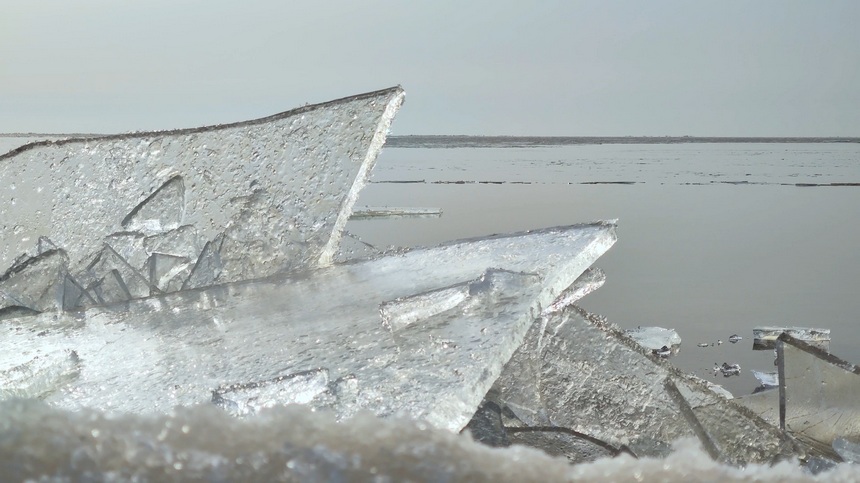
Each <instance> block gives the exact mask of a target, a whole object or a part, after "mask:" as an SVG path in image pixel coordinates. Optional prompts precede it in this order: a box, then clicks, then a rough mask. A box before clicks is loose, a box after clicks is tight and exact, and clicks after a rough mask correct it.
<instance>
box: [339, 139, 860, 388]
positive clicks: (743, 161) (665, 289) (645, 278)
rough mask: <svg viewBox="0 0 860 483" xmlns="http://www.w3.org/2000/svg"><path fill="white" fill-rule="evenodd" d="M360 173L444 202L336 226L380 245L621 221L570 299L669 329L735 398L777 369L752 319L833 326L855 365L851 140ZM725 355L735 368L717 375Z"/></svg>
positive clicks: (494, 157) (382, 187) (509, 150)
mask: <svg viewBox="0 0 860 483" xmlns="http://www.w3.org/2000/svg"><path fill="white" fill-rule="evenodd" d="M372 179H373V183H372V184H370V185H369V186H368V187H367V188H365V190H364V191H363V192H362V194H361V196H360V199H359V202H358V204H359V205H367V206H385V205H387V206H414V207H438V208H442V210H443V215H442V216H441V217H440V218H435V219H426V218H422V219H397V220H367V221H354V222H351V223H350V225H349V226H348V228H347V229H348V230H349V231H350V232H351V233H353V234H354V235H357V236H359V237H360V238H361V239H362V240H364V241H366V242H368V243H371V244H374V245H378V246H383V247H384V246H389V245H402V246H417V245H434V244H437V243H440V242H443V241H447V240H451V239H456V238H464V237H473V236H482V235H488V234H492V233H504V232H511V231H518V230H527V229H535V228H543V227H548V226H555V225H567V224H574V223H580V222H587V221H593V220H600V219H613V218H617V219H619V227H618V237H619V239H618V243H617V244H616V245H615V247H613V248H612V250H610V251H609V253H607V254H606V255H605V256H604V257H603V258H601V259H600V260H598V263H597V264H596V266H598V267H600V268H602V269H604V271H605V272H606V274H607V282H606V284H605V285H604V286H603V287H602V288H601V289H600V290H598V291H596V292H594V293H592V294H591V295H588V296H587V297H586V298H584V299H583V300H582V301H581V303H580V305H582V306H583V307H584V308H586V309H587V310H590V311H592V312H595V313H598V314H601V315H604V316H606V317H607V318H608V319H609V320H610V321H612V322H614V323H616V324H618V325H619V326H621V327H622V328H633V327H636V326H639V325H642V326H651V325H657V326H662V327H670V328H675V329H677V330H678V332H679V333H680V335H681V337H682V338H683V343H682V345H681V350H680V352H679V353H678V354H677V355H675V356H673V358H672V361H673V363H674V364H676V365H677V366H679V367H680V368H681V369H683V370H686V371H689V372H693V373H695V374H696V375H699V376H701V377H706V378H708V379H709V380H712V381H714V382H717V383H720V384H723V385H724V386H725V387H726V388H727V389H729V390H730V391H732V392H733V393H734V394H735V395H742V394H747V393H750V392H752V391H753V389H754V388H755V387H756V386H757V385H758V383H757V381H756V380H755V379H754V378H753V377H752V375H751V373H750V369H756V370H761V371H772V370H775V367H774V365H773V353H772V351H755V352H754V351H752V329H753V327H756V326H761V325H786V326H805V327H810V326H811V327H824V328H830V329H831V331H832V337H833V341H832V343H831V352H832V353H834V354H835V355H837V356H839V357H841V358H843V359H846V360H848V361H849V362H853V363H860V186H851V184H858V183H860V144H856V143H809V144H798V143H786V144H781V143H761V144H754V143H742V144H729V143H713V144H639V145H631V144H604V145H598V144H587V145H561V146H551V147H546V146H537V147H525V148H523V147H511V146H504V145H502V146H497V147H482V148H447V149H445V148H392V147H386V148H385V149H384V150H383V153H382V155H381V156H380V158H379V161H378V164H377V167H376V168H375V170H374V174H373V178H372ZM732 334H738V335H741V336H742V337H743V340H742V341H741V342H739V343H737V344H730V343H728V342H727V340H728V338H729V336H730V335H732ZM718 340H722V341H723V344H722V345H716V342H717V341H718ZM700 342H701V343H705V342H707V343H715V345H714V346H713V347H710V346H709V347H707V348H700V347H697V343H700ZM723 362H729V363H739V364H740V365H741V366H742V368H743V370H742V374H741V376H739V377H731V378H723V377H722V376H721V375H720V376H714V374H713V371H712V368H713V366H714V363H719V364H721V363H723Z"/></svg>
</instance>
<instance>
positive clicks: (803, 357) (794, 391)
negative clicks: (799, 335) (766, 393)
mask: <svg viewBox="0 0 860 483" xmlns="http://www.w3.org/2000/svg"><path fill="white" fill-rule="evenodd" d="M776 348H777V363H778V365H777V366H778V368H779V419H780V427H782V428H784V429H786V430H788V431H789V432H791V433H794V434H796V435H798V436H800V437H802V438H805V439H810V440H814V441H818V442H820V443H823V444H825V445H827V446H830V444H831V443H832V442H833V441H834V440H835V439H836V438H839V437H842V438H848V439H851V440H860V367H857V366H855V365H853V364H849V363H847V362H845V361H843V360H841V359H839V358H837V357H835V356H833V355H831V354H828V353H827V352H825V351H823V350H821V349H819V348H817V347H815V346H813V345H811V344H808V343H806V342H804V341H801V340H798V339H795V338H794V337H792V336H790V335H788V334H782V335H780V336H779V338H778V339H777V346H776Z"/></svg>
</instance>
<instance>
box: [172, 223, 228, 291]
mask: <svg viewBox="0 0 860 483" xmlns="http://www.w3.org/2000/svg"><path fill="white" fill-rule="evenodd" d="M223 243H224V238H223V237H221V236H219V237H218V238H216V239H214V240H212V241H210V242H206V244H205V245H203V250H201V251H200V256H199V257H197V261H196V262H195V263H194V267H192V268H191V273H189V274H188V278H186V279H185V281H184V282H183V283H182V287H181V289H182V290H188V289H192V288H200V287H208V286H210V285H214V284H215V283H216V282H217V281H218V279H219V277H220V276H221V270H222V269H223V265H222V263H221V245H222V244H223Z"/></svg>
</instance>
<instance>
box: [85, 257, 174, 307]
mask: <svg viewBox="0 0 860 483" xmlns="http://www.w3.org/2000/svg"><path fill="white" fill-rule="evenodd" d="M86 271H87V272H88V274H89V275H90V276H91V277H93V278H95V279H96V280H98V281H99V284H100V286H101V288H100V289H99V290H101V291H102V292H103V293H104V294H106V295H107V297H108V298H107V299H105V300H108V299H111V300H112V301H114V302H118V301H120V299H118V298H117V297H120V298H122V300H130V299H134V298H140V297H148V296H149V295H150V294H152V293H159V292H160V290H159V289H158V287H155V286H154V285H151V284H150V283H149V280H148V279H147V278H146V277H144V276H143V275H141V273H140V272H139V271H138V270H137V269H136V268H134V267H132V266H131V265H130V264H129V263H128V261H127V260H126V259H125V258H123V257H122V256H121V255H120V254H119V253H117V252H116V250H114V249H113V247H111V246H110V245H107V244H106V245H104V248H103V249H102V251H101V252H100V253H99V254H98V255H97V256H96V258H95V259H94V260H93V261H92V262H90V264H89V265H88V266H87V270H86ZM125 294H128V296H127V298H123V297H126V296H125ZM102 303H109V302H102Z"/></svg>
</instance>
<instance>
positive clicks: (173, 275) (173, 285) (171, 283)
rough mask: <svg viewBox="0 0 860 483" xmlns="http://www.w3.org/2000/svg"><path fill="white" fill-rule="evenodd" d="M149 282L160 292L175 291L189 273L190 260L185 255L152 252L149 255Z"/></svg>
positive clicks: (180, 286) (180, 287)
mask: <svg viewBox="0 0 860 483" xmlns="http://www.w3.org/2000/svg"><path fill="white" fill-rule="evenodd" d="M148 265H149V283H150V285H152V286H154V287H156V288H158V289H159V290H160V291H162V292H176V291H178V290H180V289H182V283H183V282H184V281H185V280H186V279H187V278H188V275H190V273H191V268H192V265H191V261H190V260H188V259H187V258H185V257H178V256H175V255H167V254H164V253H153V254H152V255H151V256H150V257H149V262H148Z"/></svg>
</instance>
